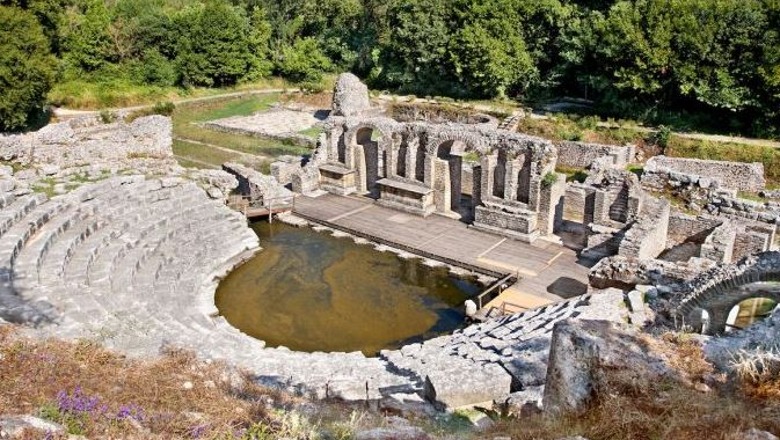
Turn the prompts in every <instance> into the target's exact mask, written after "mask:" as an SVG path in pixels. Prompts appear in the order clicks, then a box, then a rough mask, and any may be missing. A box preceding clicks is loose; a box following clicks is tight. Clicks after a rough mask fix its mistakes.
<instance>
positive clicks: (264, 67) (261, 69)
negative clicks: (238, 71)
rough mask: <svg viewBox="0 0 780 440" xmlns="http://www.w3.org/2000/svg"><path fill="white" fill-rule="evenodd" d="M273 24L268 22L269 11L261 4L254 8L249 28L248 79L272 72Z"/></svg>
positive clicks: (261, 76) (264, 75) (254, 78)
mask: <svg viewBox="0 0 780 440" xmlns="http://www.w3.org/2000/svg"><path fill="white" fill-rule="evenodd" d="M272 32H273V31H272V29H271V24H270V23H269V22H268V18H267V13H266V11H265V9H264V8H262V7H261V6H256V7H255V8H254V9H253V10H252V15H251V20H250V30H249V40H248V41H249V50H250V53H251V55H252V56H251V57H250V60H249V70H248V72H247V75H246V79H247V80H250V81H252V80H257V79H260V78H263V77H266V76H268V75H270V74H271V72H272V70H273V62H271V46H270V43H271V34H272Z"/></svg>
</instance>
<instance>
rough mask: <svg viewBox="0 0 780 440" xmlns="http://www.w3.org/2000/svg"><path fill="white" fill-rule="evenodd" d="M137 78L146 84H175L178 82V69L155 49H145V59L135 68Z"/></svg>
mask: <svg viewBox="0 0 780 440" xmlns="http://www.w3.org/2000/svg"><path fill="white" fill-rule="evenodd" d="M135 71H136V78H139V79H140V80H141V81H142V82H143V83H144V84H149V85H155V86H163V87H165V86H173V85H174V84H175V83H176V77H177V75H176V69H175V68H174V65H173V63H172V62H171V61H169V60H168V59H167V58H165V57H164V56H162V55H161V54H160V52H158V51H157V50H155V49H147V50H146V51H144V55H143V60H142V61H141V62H140V63H138V65H137V66H136V68H135Z"/></svg>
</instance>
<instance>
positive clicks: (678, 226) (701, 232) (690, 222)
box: [666, 212, 723, 248]
mask: <svg viewBox="0 0 780 440" xmlns="http://www.w3.org/2000/svg"><path fill="white" fill-rule="evenodd" d="M721 223H723V220H719V219H716V218H712V217H703V216H696V217H694V216H691V215H687V214H683V213H680V212H673V213H671V214H670V215H669V233H668V234H667V237H666V247H667V248H671V247H674V246H677V245H679V244H681V243H684V242H686V241H692V242H695V243H701V242H703V241H704V240H705V239H706V238H707V236H708V235H709V234H710V233H711V232H712V230H713V229H714V228H716V227H717V226H718V225H720V224H721Z"/></svg>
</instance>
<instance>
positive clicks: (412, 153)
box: [406, 135, 420, 180]
mask: <svg viewBox="0 0 780 440" xmlns="http://www.w3.org/2000/svg"><path fill="white" fill-rule="evenodd" d="M418 148H420V139H418V138H417V136H414V135H409V137H407V138H406V177H407V178H409V179H412V180H416V177H415V176H416V175H417V149H418Z"/></svg>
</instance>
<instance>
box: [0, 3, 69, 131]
mask: <svg viewBox="0 0 780 440" xmlns="http://www.w3.org/2000/svg"><path fill="white" fill-rule="evenodd" d="M3 4H6V3H5V2H4V3H3ZM0 23H2V25H0V131H3V130H18V129H22V128H24V127H25V126H26V125H27V124H28V123H29V122H30V120H31V119H32V118H33V117H34V116H36V115H37V114H40V113H43V110H44V107H45V104H46V94H47V93H48V92H49V89H50V88H51V85H52V81H53V80H54V73H55V63H56V61H55V59H54V57H53V56H51V55H50V54H49V43H48V40H47V39H46V37H45V36H44V34H43V30H42V29H41V26H40V25H39V24H38V21H37V20H36V19H35V16H33V15H32V14H31V13H29V12H26V11H23V10H21V9H17V8H10V7H5V6H0Z"/></svg>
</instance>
